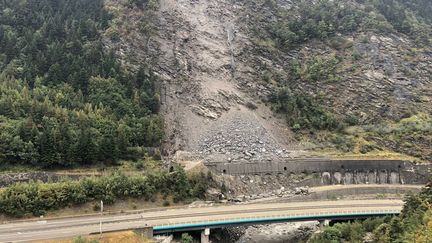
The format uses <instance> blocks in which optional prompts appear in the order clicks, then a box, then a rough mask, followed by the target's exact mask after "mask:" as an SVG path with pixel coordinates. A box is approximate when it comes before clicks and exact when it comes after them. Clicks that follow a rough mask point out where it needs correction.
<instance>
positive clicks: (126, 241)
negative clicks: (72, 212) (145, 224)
mask: <svg viewBox="0 0 432 243" xmlns="http://www.w3.org/2000/svg"><path fill="white" fill-rule="evenodd" d="M85 238H86V239H87V242H90V241H91V240H96V241H97V242H99V243H151V242H154V241H153V240H151V239H144V238H142V237H141V236H139V235H138V234H136V233H135V232H133V231H121V232H113V233H105V234H102V238H99V235H91V236H86V237H85ZM73 242H74V239H64V240H48V241H47V240H44V241H37V243H73Z"/></svg>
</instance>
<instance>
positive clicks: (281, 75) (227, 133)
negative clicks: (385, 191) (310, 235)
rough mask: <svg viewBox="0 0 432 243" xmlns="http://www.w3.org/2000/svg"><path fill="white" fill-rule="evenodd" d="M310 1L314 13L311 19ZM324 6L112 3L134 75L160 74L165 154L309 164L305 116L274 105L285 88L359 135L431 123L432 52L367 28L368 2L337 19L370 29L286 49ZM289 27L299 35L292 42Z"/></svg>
mask: <svg viewBox="0 0 432 243" xmlns="http://www.w3.org/2000/svg"><path fill="white" fill-rule="evenodd" d="M305 2H306V3H309V5H310V6H312V9H303V7H302V6H306V5H301V4H300V3H305ZM321 2H328V1H300V2H299V3H298V4H297V3H296V2H292V1H262V0H256V1H243V0H236V1H232V0H213V1H208V0H179V1H173V0H160V1H159V4H158V7H157V8H153V9H152V8H149V7H147V8H146V7H144V8H138V7H129V6H126V5H123V4H122V3H121V2H120V1H115V0H111V1H109V2H108V7H109V8H110V10H111V12H113V13H114V14H115V15H116V17H117V21H116V22H115V25H113V26H114V27H112V28H111V29H110V30H109V31H108V33H107V35H106V44H107V45H110V46H112V47H114V48H115V49H116V52H117V54H118V55H119V56H120V57H122V58H123V60H124V62H125V64H126V65H128V66H130V68H134V65H135V64H137V63H143V62H144V63H148V64H149V67H151V68H150V69H151V71H152V72H154V73H155V74H156V75H157V76H159V78H160V90H161V103H162V113H163V115H164V118H165V121H166V132H167V139H166V143H165V155H167V157H173V155H174V154H175V153H177V152H178V151H186V152H188V156H177V158H178V157H182V158H181V159H180V160H196V159H204V160H208V161H262V160H272V159H273V158H276V157H277V158H281V157H283V158H292V157H297V156H299V155H301V154H303V153H304V151H303V149H304V148H305V147H304V146H301V145H300V143H299V141H298V136H295V135H294V134H293V132H291V129H292V127H293V125H296V124H292V123H290V122H287V119H288V121H290V119H291V117H294V116H295V115H294V113H292V114H291V113H289V112H288V113H286V112H285V113H284V112H282V113H283V114H277V112H275V111H279V112H280V110H281V109H277V108H275V106H276V107H277V105H278V104H279V103H280V100H276V101H275V100H274V99H275V98H274V97H275V96H277V94H278V93H280V90H289V94H290V95H291V96H293V97H294V96H295V97H297V96H299V95H301V96H308V97H312V98H311V100H315V101H318V104H313V105H315V106H319V107H320V108H319V109H318V111H319V112H321V113H322V114H329V113H331V114H332V117H335V120H336V121H345V120H347V119H351V120H355V122H353V123H355V124H356V125H357V124H376V123H380V122H384V121H387V120H398V119H400V118H401V117H404V116H407V114H415V113H417V112H423V113H427V114H431V112H432V105H431V103H432V100H431V94H432V85H431V76H432V50H431V49H430V46H429V45H420V44H418V43H417V41H418V40H416V39H415V38H413V37H412V36H410V35H407V34H404V33H401V32H398V31H397V30H389V31H387V32H385V33H384V32H383V31H379V30H377V29H373V28H371V27H370V26H369V25H368V24H367V23H369V22H366V21H365V20H364V19H366V17H368V16H366V15H367V13H368V12H367V11H368V7H370V6H369V5H368V4H367V2H368V1H363V2H364V3H362V1H350V0H345V1H338V3H337V4H336V5H335V6H333V5H334V4H333V5H331V6H330V7H329V9H327V10H328V11H338V13H331V12H330V13H329V14H330V15H331V14H336V15H338V14H339V15H340V18H341V19H343V18H344V15H343V13H345V12H347V13H350V14H351V12H350V11H351V10H350V9H359V10H361V11H360V12H358V13H357V12H355V13H353V14H352V16H354V17H352V18H354V20H353V21H354V23H355V21H360V20H361V23H360V24H358V26H357V25H355V24H352V23H351V22H352V20H349V19H343V20H341V21H340V20H337V21H338V22H337V23H339V24H341V26H342V25H343V26H344V29H341V30H340V31H339V29H337V30H334V28H333V27H335V28H336V27H337V26H334V25H335V23H330V24H328V25H327V27H325V28H324V27H323V28H324V31H327V32H328V34H326V37H325V38H324V37H323V36H322V35H323V34H320V35H319V37H315V35H314V34H313V33H312V34H310V35H309V36H308V35H306V37H307V38H303V39H301V40H300V41H299V37H296V38H297V39H295V45H288V44H286V43H287V40H288V39H289V38H291V36H292V35H291V33H294V34H297V35H300V34H298V33H297V32H293V29H289V28H291V27H289V26H291V24H290V23H291V22H292V21H294V20H295V19H296V18H297V19H299V18H300V19H301V18H303V17H304V16H303V15H304V13H303V12H304V11H306V12H307V11H309V10H310V11H312V10H313V11H315V10H316V9H319V8H318V7H315V8H314V7H313V6H318V5H319V4H320V3H321ZM330 2H331V1H330ZM349 6H351V8H349ZM341 9H342V10H341ZM347 9H348V10H349V11H348V10H347ZM352 11H354V10H352ZM373 11H376V13H375V14H376V16H378V17H374V18H375V19H378V20H382V19H381V18H382V14H381V15H380V13H379V12H378V10H376V9H374V10H373ZM363 15H364V16H363ZM369 15H370V14H369ZM290 16H291V17H290ZM292 16H294V17H292ZM349 16H351V15H349ZM320 18H323V19H322V21H321V22H323V23H324V24H326V22H325V20H326V18H324V17H322V16H321V17H320ZM370 18H371V19H374V18H372V17H370ZM290 19H293V20H292V21H291V20H290ZM330 19H331V18H330ZM290 21H291V22H290ZM350 21H351V22H350ZM321 22H317V23H318V24H320V23H321ZM348 22H349V23H351V25H350V26H348V27H345V24H344V23H348ZM381 22H382V23H384V24H387V25H390V24H389V23H388V21H386V20H382V21H381ZM381 22H379V23H381ZM284 23H285V24H284ZM324 24H322V25H324ZM312 25H313V23H312ZM387 25H386V26H387ZM287 26H288V27H287ZM352 26H354V27H355V28H354V27H352ZM387 27H388V26H387ZM284 28H288V30H289V31H287V33H282V34H281V33H280V31H279V30H283V29H284ZM332 28H333V30H332ZM388 28H390V29H391V27H388ZM345 29H349V31H348V30H345ZM110 31H111V32H110ZM278 31H279V32H278ZM320 31H321V30H320ZM327 32H325V33H327ZM113 33H115V34H113ZM299 33H304V31H303V32H299ZM320 33H321V32H320ZM284 38H285V39H284ZM287 38H288V39H287ZM283 41H284V42H283ZM272 97H273V98H272ZM272 99H273V100H272ZM278 102H279V103H278ZM279 105H280V104H279ZM270 107H273V108H275V109H273V110H272V109H270ZM299 109H300V113H302V112H304V110H302V108H301V107H300V108H299ZM308 109H309V108H308ZM313 109H314V110H316V109H315V108H313ZM321 110H323V111H321ZM296 112H297V111H296ZM315 113H316V112H315ZM321 113H320V114H321ZM297 116H298V115H297ZM325 117H327V115H326V116H325ZM308 119H309V120H311V118H308ZM312 119H314V117H313V116H312ZM326 119H327V118H326ZM306 120H307V119H306ZM308 122H309V121H308ZM294 123H295V122H294ZM294 127H295V126H294ZM295 128H296V129H298V127H295ZM300 129H302V128H301V127H300ZM428 132H430V131H429V130H428ZM312 137H313V139H315V140H314V142H315V143H319V142H320V141H319V139H318V140H316V137H315V136H312ZM426 141H428V140H427V139H426ZM374 144H375V143H374ZM425 153H428V152H425ZM183 154H184V153H183Z"/></svg>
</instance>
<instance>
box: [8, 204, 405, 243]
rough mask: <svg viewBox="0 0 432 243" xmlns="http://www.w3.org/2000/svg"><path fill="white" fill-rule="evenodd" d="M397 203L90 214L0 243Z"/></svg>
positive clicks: (32, 224)
mask: <svg viewBox="0 0 432 243" xmlns="http://www.w3.org/2000/svg"><path fill="white" fill-rule="evenodd" d="M402 205H403V202H402V201H401V200H388V199H383V200H340V201H315V202H290V203H261V204H242V205H227V206H214V207H201V208H175V209H166V208H164V209H160V210H154V211H148V212H143V213H132V214H120V215H104V216H101V215H94V216H85V217H72V218H62V219H49V220H39V221H28V222H15V223H13V222H12V223H7V224H1V225H0V242H28V241H35V240H48V239H58V238H68V237H75V236H79V235H88V234H91V233H97V232H99V227H100V222H101V221H102V230H103V231H104V232H109V231H117V230H128V229H136V228H142V227H145V226H166V225H181V224H190V223H205V222H210V221H211V222H221V221H230V220H241V219H251V218H253V219H259V218H270V217H271V218H279V217H287V216H314V215H320V214H349V213H380V212H388V211H392V212H398V211H400V210H401V209H402Z"/></svg>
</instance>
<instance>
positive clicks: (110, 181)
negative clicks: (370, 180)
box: [0, 168, 213, 217]
mask: <svg viewBox="0 0 432 243" xmlns="http://www.w3.org/2000/svg"><path fill="white" fill-rule="evenodd" d="M212 181H213V180H212V177H211V175H210V174H208V175H205V174H204V173H197V174H192V175H189V176H187V175H186V173H185V171H184V170H183V169H182V168H176V169H175V170H174V171H173V172H167V171H166V170H160V171H152V172H151V173H146V174H144V175H138V174H135V175H126V174H123V173H121V172H119V173H114V174H112V175H111V176H104V177H87V178H84V179H81V180H77V181H72V180H64V181H60V182H56V183H42V182H28V183H17V184H15V185H13V186H10V187H7V188H4V189H2V190H1V191H0V213H2V214H5V215H8V216H13V217H22V216H26V215H34V216H40V215H45V214H46V213H47V212H48V211H50V210H56V209H62V208H66V207H69V206H77V205H80V204H84V203H87V202H93V201H95V202H99V201H100V200H103V201H104V203H106V204H108V205H109V204H113V203H115V201H116V200H120V199H127V198H143V199H145V200H148V201H150V200H155V199H156V197H157V196H158V195H162V196H163V197H164V198H167V197H168V196H171V197H172V198H173V200H174V202H184V201H188V200H193V199H197V198H201V199H204V197H205V192H206V190H207V188H208V186H209V185H210V184H211V183H212ZM95 205H97V204H95Z"/></svg>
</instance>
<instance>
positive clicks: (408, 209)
mask: <svg viewBox="0 0 432 243" xmlns="http://www.w3.org/2000/svg"><path fill="white" fill-rule="evenodd" d="M431 206H432V184H429V185H427V186H426V187H425V188H424V189H422V191H421V192H420V193H419V194H416V195H409V196H407V197H406V199H405V205H404V207H403V209H402V213H401V214H400V215H399V216H398V217H385V218H375V219H367V220H365V221H355V222H350V223H338V224H335V225H333V226H329V227H327V228H325V229H324V230H323V231H322V232H321V233H318V234H317V235H315V236H314V237H313V238H312V239H311V243H338V242H365V237H367V238H368V239H369V241H367V242H376V243H402V242H417V243H427V242H431V240H432V209H431Z"/></svg>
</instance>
